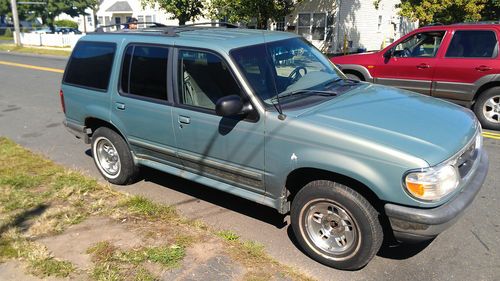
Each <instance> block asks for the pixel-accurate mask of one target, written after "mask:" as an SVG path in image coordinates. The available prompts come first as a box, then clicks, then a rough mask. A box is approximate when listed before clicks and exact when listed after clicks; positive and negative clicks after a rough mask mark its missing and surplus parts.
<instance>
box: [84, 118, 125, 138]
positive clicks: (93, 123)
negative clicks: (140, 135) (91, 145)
mask: <svg viewBox="0 0 500 281" xmlns="http://www.w3.org/2000/svg"><path fill="white" fill-rule="evenodd" d="M85 127H87V128H89V129H90V130H91V132H90V134H89V136H90V137H92V134H93V133H94V132H95V130H97V129H98V128H99V127H107V128H110V129H111V130H113V131H115V132H116V133H117V134H119V135H120V136H121V137H122V138H123V139H125V138H124V136H123V134H122V133H121V132H120V131H119V130H118V129H117V128H116V127H115V126H113V125H112V124H111V123H109V122H107V121H104V120H102V119H99V118H93V117H89V118H86V119H85Z"/></svg>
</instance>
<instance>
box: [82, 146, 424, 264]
mask: <svg viewBox="0 0 500 281" xmlns="http://www.w3.org/2000/svg"><path fill="white" fill-rule="evenodd" d="M85 154H87V155H88V156H90V157H92V153H91V150H90V149H88V150H87V151H85ZM141 177H142V178H143V180H144V181H148V182H152V183H155V184H157V185H161V186H163V187H166V188H169V189H172V190H175V191H178V192H181V193H184V194H187V195H189V196H191V197H193V198H191V199H187V200H185V201H181V202H177V203H175V204H173V206H180V205H183V204H189V203H192V202H195V201H198V200H203V201H206V202H209V203H212V204H214V205H217V206H220V207H223V208H225V209H228V210H231V211H234V212H238V213H240V214H243V215H245V216H249V217H252V218H254V219H257V220H260V221H262V222H265V223H267V224H270V225H273V226H275V227H276V228H279V229H282V228H284V227H287V226H288V227H287V229H286V230H287V235H288V238H289V239H290V241H291V242H292V243H293V244H294V246H295V247H296V248H297V249H299V250H300V251H301V252H302V253H303V254H304V255H307V254H306V253H305V252H304V251H303V250H302V248H301V247H300V245H299V244H298V242H297V239H296V238H295V235H294V233H293V229H292V227H291V226H290V225H289V224H287V222H286V216H285V215H281V214H279V213H278V212H276V210H274V209H272V208H270V207H267V206H264V205H261V204H258V203H255V202H252V201H249V200H246V199H243V198H241V197H237V196H234V195H231V194H229V193H226V192H222V191H219V190H216V189H213V188H211V187H208V186H204V185H201V184H197V183H194V182H192V181H189V180H186V179H183V178H180V177H177V176H174V175H171V174H168V173H164V172H161V171H158V170H155V169H152V168H148V167H141ZM217 213H219V212H217ZM203 216H207V214H206V213H205V214H204V215H203ZM387 231H391V230H390V229H384V232H385V233H386V235H388V233H387ZM389 235H390V234H389ZM391 236H392V235H391ZM431 243H432V240H430V241H427V242H422V243H418V244H400V243H397V242H396V241H395V240H394V238H393V237H390V238H389V239H386V240H385V241H384V243H383V244H382V247H381V248H380V250H379V252H378V253H377V256H379V257H382V258H387V259H393V260H404V259H408V258H411V257H413V256H415V255H417V254H419V253H420V252H421V251H423V250H424V249H425V248H426V247H427V246H429V244H431Z"/></svg>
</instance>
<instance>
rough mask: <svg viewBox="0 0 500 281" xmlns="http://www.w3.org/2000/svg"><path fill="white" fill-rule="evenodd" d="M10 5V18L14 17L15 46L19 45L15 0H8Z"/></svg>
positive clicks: (19, 30) (19, 32)
mask: <svg viewBox="0 0 500 281" xmlns="http://www.w3.org/2000/svg"><path fill="white" fill-rule="evenodd" d="M10 5H11V7H12V18H13V19H14V31H15V41H16V46H21V28H19V15H18V14H17V3H16V0H10Z"/></svg>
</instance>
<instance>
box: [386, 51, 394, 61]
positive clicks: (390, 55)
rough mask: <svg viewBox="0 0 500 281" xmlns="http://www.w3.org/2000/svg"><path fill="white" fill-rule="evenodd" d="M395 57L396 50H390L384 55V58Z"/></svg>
mask: <svg viewBox="0 0 500 281" xmlns="http://www.w3.org/2000/svg"><path fill="white" fill-rule="evenodd" d="M393 55H394V49H389V50H388V51H387V52H385V53H384V58H386V59H390V58H391V57H392V56H393Z"/></svg>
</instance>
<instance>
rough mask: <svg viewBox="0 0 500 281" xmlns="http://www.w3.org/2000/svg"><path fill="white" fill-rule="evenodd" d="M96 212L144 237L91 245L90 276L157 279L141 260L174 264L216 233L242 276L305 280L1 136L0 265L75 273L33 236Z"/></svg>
mask: <svg viewBox="0 0 500 281" xmlns="http://www.w3.org/2000/svg"><path fill="white" fill-rule="evenodd" d="M97 215H98V216H108V217H111V218H115V219H116V220H117V221H128V222H133V223H132V224H131V225H132V226H133V227H134V228H136V229H137V230H139V231H138V233H139V232H140V233H143V234H144V239H146V240H145V241H149V242H147V244H145V245H143V246H141V247H139V248H134V249H119V248H117V247H116V246H114V245H113V244H112V243H111V242H106V241H103V242H100V243H97V244H96V245H94V246H93V247H91V248H90V249H89V250H88V253H89V254H90V255H92V260H93V262H94V267H93V268H92V270H90V271H89V272H88V275H89V277H90V278H91V279H94V280H156V279H158V274H159V273H158V272H150V271H149V268H148V267H146V266H145V265H147V264H149V265H150V264H156V265H158V266H160V267H161V268H163V269H168V268H174V267H178V266H180V265H181V264H182V263H181V262H182V260H183V258H184V256H185V255H186V249H187V248H189V247H190V246H191V245H192V244H194V243H196V241H208V240H210V239H213V238H214V237H217V236H218V237H219V239H218V242H217V243H220V249H223V252H226V253H227V254H228V255H229V256H230V257H232V259H233V260H234V261H235V262H236V263H239V264H241V265H243V266H244V267H245V272H246V275H245V276H244V279H245V280H269V279H273V278H275V277H276V276H283V277H286V278H290V279H292V280H311V279H309V278H308V277H306V276H304V275H302V274H300V273H298V272H297V271H295V270H294V269H292V268H290V267H288V266H284V265H281V264H279V263H278V262H276V261H275V260H273V259H272V258H270V257H269V256H268V255H267V254H266V252H265V249H264V246H263V245H261V244H258V243H255V242H251V241H241V239H240V236H239V235H238V234H236V233H234V232H232V231H218V230H214V229H211V228H210V227H208V226H207V225H206V224H204V223H203V222H201V221H198V220H188V219H186V218H183V217H181V216H180V215H179V214H178V213H177V212H176V210H175V209H174V208H173V207H171V206H166V205H162V204H157V203H154V202H152V201H150V200H149V199H146V198H144V197H138V196H129V195H127V194H124V193H121V192H118V191H116V190H114V189H112V188H111V187H110V186H109V185H101V184H99V183H97V181H96V180H93V179H90V178H88V177H85V176H83V175H81V174H80V173H77V172H74V171H69V170H67V169H64V168H62V167H61V166H58V165H56V164H54V163H53V162H51V161H48V160H46V159H44V158H43V157H41V156H39V155H35V154H33V153H31V152H29V151H27V150H25V149H23V148H22V147H20V146H19V145H17V144H15V143H13V142H12V141H10V140H8V139H6V138H1V137H0V262H2V261H6V260H9V259H17V260H21V261H23V262H24V263H25V264H26V266H27V268H28V271H29V272H30V273H32V274H34V275H37V276H40V277H45V276H56V277H69V278H71V277H73V276H74V275H75V274H81V270H79V269H78V268H76V267H75V266H74V265H72V264H71V263H69V262H68V261H64V260H59V259H57V258H55V257H54V256H52V254H51V253H50V252H49V251H48V249H47V248H46V247H45V246H43V245H41V244H40V243H37V242H35V240H36V239H37V238H40V237H44V236H51V235H54V234H58V233H61V232H62V231H64V230H65V229H66V228H67V227H69V226H71V225H74V224H78V223H80V222H82V221H84V220H85V219H86V218H87V217H90V216H97ZM179 233H183V235H179ZM185 233H188V235H185ZM159 243H160V244H159ZM218 247H219V246H218Z"/></svg>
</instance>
